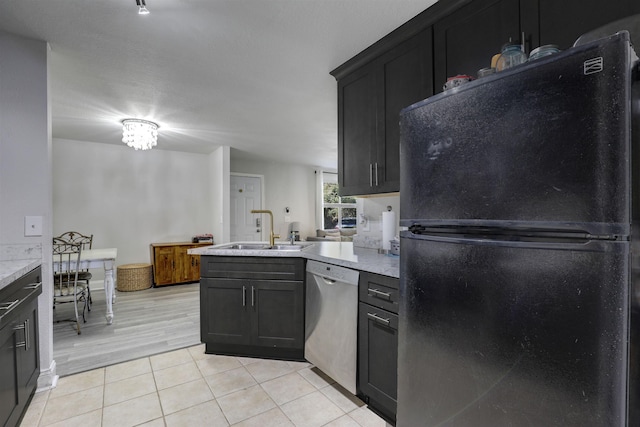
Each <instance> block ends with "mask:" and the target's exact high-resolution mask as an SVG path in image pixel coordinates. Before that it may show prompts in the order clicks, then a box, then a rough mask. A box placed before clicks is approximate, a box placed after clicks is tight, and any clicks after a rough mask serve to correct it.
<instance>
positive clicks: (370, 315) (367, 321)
mask: <svg viewBox="0 0 640 427" xmlns="http://www.w3.org/2000/svg"><path fill="white" fill-rule="evenodd" d="M359 311H360V313H359V319H358V329H359V330H358V342H359V351H358V354H359V364H358V369H359V370H358V372H359V384H360V391H361V393H362V394H363V395H365V396H366V400H367V401H368V403H369V406H371V407H373V408H374V409H376V410H378V411H380V412H382V413H383V414H384V415H385V416H387V417H388V418H390V419H393V420H395V416H396V408H397V402H398V396H397V392H398V384H397V383H398V372H397V370H398V315H397V314H393V313H391V312H388V311H386V310H382V309H379V308H376V307H373V306H370V305H368V304H364V303H360V307H359Z"/></svg>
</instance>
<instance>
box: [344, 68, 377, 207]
mask: <svg viewBox="0 0 640 427" xmlns="http://www.w3.org/2000/svg"><path fill="white" fill-rule="evenodd" d="M375 84H376V75H375V69H374V67H372V66H370V65H367V66H365V67H363V68H361V69H360V70H358V71H355V72H353V73H352V74H350V75H349V76H347V77H345V78H344V79H342V80H340V81H339V82H338V181H339V183H340V195H351V194H368V193H370V192H371V185H372V175H371V174H372V172H373V169H372V168H373V162H372V160H373V157H374V156H375V149H374V147H375V140H376V91H375Z"/></svg>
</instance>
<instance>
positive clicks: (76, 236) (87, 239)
mask: <svg viewBox="0 0 640 427" xmlns="http://www.w3.org/2000/svg"><path fill="white" fill-rule="evenodd" d="M56 239H60V240H63V241H65V242H67V243H80V244H81V245H82V249H85V250H86V249H91V245H92V244H93V234H92V235H90V236H87V235H84V234H81V233H78V232H77V231H66V232H64V233H62V234H61V235H59V236H58V237H56Z"/></svg>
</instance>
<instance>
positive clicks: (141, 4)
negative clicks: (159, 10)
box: [136, 0, 149, 15]
mask: <svg viewBox="0 0 640 427" xmlns="http://www.w3.org/2000/svg"><path fill="white" fill-rule="evenodd" d="M136 4H137V5H138V15H148V14H149V9H147V3H146V2H145V0H136Z"/></svg>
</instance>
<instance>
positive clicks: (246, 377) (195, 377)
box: [21, 345, 388, 427]
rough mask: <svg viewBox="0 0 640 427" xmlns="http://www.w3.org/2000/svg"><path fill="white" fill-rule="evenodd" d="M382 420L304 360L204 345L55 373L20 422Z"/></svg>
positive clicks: (339, 423) (248, 426)
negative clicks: (222, 351) (225, 352)
mask: <svg viewBox="0 0 640 427" xmlns="http://www.w3.org/2000/svg"><path fill="white" fill-rule="evenodd" d="M205 425H206V426H211V427H215V426H237V427H240V426H242V427H252V426H254V427H269V426H273V427H287V426H296V427H314V426H328V427H329V426H331V427H343V426H344V427H358V426H361V427H387V426H388V424H387V423H386V422H385V421H384V420H383V419H382V418H380V417H378V416H377V415H376V414H374V413H373V412H371V411H370V410H369V409H368V408H367V407H366V405H365V404H364V403H363V402H362V401H361V400H359V399H358V398H356V397H354V396H353V395H351V394H350V393H349V392H347V391H346V390H344V389H343V388H342V387H340V386H339V385H338V384H336V383H334V382H333V380H331V379H330V378H328V377H327V376H325V375H324V374H322V372H320V371H318V370H317V369H315V368H314V367H313V366H311V365H310V364H308V363H303V362H286V361H279V360H264V359H252V358H245V357H232V356H217V355H209V354H205V353H204V345H198V346H194V347H189V348H185V349H182V350H176V351H172V352H169V353H164V354H159V355H155V356H150V357H145V358H142V359H137V360H133V361H130V362H125V363H120V364H118V365H112V366H108V367H106V368H99V369H95V370H92V371H88V372H84V373H80V374H76V375H71V376H68V377H63V378H60V379H59V381H58V384H57V386H56V388H54V389H52V390H47V391H43V392H39V393H36V394H35V396H34V397H33V400H32V402H31V404H30V405H29V408H28V410H27V413H26V414H25V417H24V419H23V421H22V424H21V426H24V427H32V426H33V427H43V426H52V427H53V426H55V427H57V426H64V427H74V426H83V427H84V426H90V427H95V426H102V427H111V426H117V427H125V426H147V427H161V426H167V427H173V426H205Z"/></svg>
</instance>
